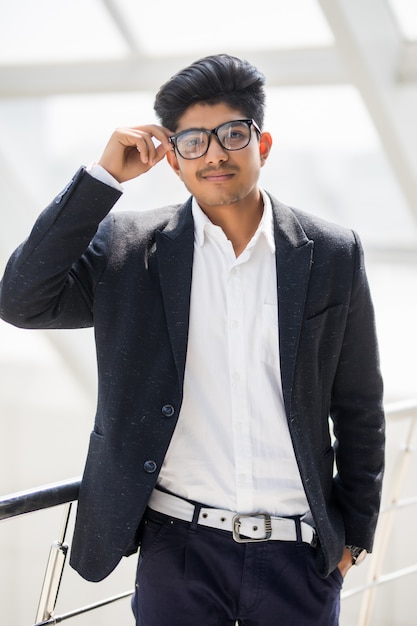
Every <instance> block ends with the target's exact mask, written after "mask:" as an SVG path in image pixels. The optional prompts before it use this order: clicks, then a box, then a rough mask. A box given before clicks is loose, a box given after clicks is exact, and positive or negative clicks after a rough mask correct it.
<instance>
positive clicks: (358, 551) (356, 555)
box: [346, 546, 368, 565]
mask: <svg viewBox="0 0 417 626" xmlns="http://www.w3.org/2000/svg"><path fill="white" fill-rule="evenodd" d="M346 547H347V549H348V550H349V552H350V553H351V555H352V562H353V565H360V564H361V563H362V562H363V561H364V560H365V557H366V555H367V554H368V553H367V551H366V550H364V549H363V548H357V547H356V546H346Z"/></svg>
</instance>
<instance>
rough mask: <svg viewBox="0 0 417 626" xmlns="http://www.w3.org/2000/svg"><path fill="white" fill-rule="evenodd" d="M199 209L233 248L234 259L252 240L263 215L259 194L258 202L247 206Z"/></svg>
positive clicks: (236, 205) (238, 204)
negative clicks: (220, 230)
mask: <svg viewBox="0 0 417 626" xmlns="http://www.w3.org/2000/svg"><path fill="white" fill-rule="evenodd" d="M201 208H202V210H203V211H204V213H205V214H206V215H207V217H208V218H209V220H210V221H211V222H213V224H215V225H216V226H220V228H221V229H222V230H223V232H224V234H225V235H226V237H227V238H228V239H229V241H230V242H231V244H232V246H233V249H234V252H235V255H236V257H238V256H239V255H240V254H241V253H242V252H243V250H244V249H245V248H246V246H247V245H248V243H249V241H250V240H251V239H252V237H253V235H254V234H255V232H256V229H257V228H258V226H259V222H260V221H261V219H262V214H263V202H262V196H261V194H260V192H259V196H258V201H257V202H251V203H250V204H249V205H247V206H244V205H242V203H240V202H239V203H236V204H230V205H225V206H214V207H213V206H204V207H201Z"/></svg>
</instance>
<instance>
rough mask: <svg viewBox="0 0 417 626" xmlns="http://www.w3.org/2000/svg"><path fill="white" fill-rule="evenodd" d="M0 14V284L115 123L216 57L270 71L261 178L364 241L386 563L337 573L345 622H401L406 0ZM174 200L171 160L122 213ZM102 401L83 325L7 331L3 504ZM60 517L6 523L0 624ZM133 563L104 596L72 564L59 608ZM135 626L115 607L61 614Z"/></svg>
mask: <svg viewBox="0 0 417 626" xmlns="http://www.w3.org/2000/svg"><path fill="white" fill-rule="evenodd" d="M0 16H1V19H0V218H1V222H0V275H1V274H2V273H3V270H4V266H5V264H6V262H7V259H8V257H9V255H10V254H11V252H12V251H13V250H14V249H15V248H16V246H17V245H18V244H19V243H20V242H21V241H22V240H23V239H24V238H25V237H26V236H27V234H28V232H29V230H30V228H31V226H32V224H33V221H34V219H35V218H36V216H37V215H38V213H39V212H40V211H41V210H42V209H43V208H44V206H46V205H47V204H48V203H49V201H50V200H51V199H52V198H54V196H55V195H56V194H57V193H58V192H59V191H60V190H61V189H62V188H63V187H64V186H65V185H66V183H67V182H68V180H69V179H70V177H71V176H72V175H73V173H74V172H75V171H76V169H77V168H78V167H79V166H80V165H81V164H88V163H89V162H90V161H92V160H94V159H96V158H98V157H99V156H100V154H101V151H102V149H103V147H104V145H105V143H106V142H107V139H108V137H109V135H110V134H111V132H112V131H113V129H114V128H115V127H116V126H122V125H136V124H144V123H150V122H153V121H155V118H154V114H153V99H154V95H155V93H156V91H157V89H158V87H159V86H160V85H161V84H162V83H163V82H164V81H165V80H167V79H168V78H169V77H170V76H171V75H172V74H173V73H175V72H176V71H177V70H178V69H180V68H181V67H183V66H185V65H187V64H189V63H190V62H192V61H194V60H196V59H197V58H199V57H200V56H204V55H206V54H213V53H219V52H227V53H229V54H235V55H237V56H241V57H244V58H246V59H247V60H249V61H250V62H252V63H254V64H255V65H257V66H258V67H259V69H261V70H262V71H263V72H264V74H265V76H266V80H267V102H268V104H267V111H266V122H265V130H268V131H270V132H271V134H272V136H273V140H274V145H273V151H272V153H271V156H270V158H269V160H268V163H267V165H266V167H265V168H263V170H262V179H261V183H262V185H263V186H264V187H265V188H266V189H267V190H268V191H270V192H271V193H272V194H273V195H274V196H276V197H277V198H278V199H280V200H281V201H283V202H285V203H287V204H290V205H292V206H296V207H298V208H300V209H303V210H305V211H308V212H312V213H315V214H316V215H319V216H322V217H324V218H326V219H329V220H331V221H334V222H338V223H340V224H343V225H345V226H348V227H350V228H353V229H355V230H356V231H357V232H358V233H359V235H360V237H361V239H362V242H363V245H364V249H365V254H366V262H367V269H368V275H369V280H370V284H371V290H372V293H373V299H374V303H375V308H376V315H377V325H378V333H379V339H380V351H381V362H382V369H383V374H384V379H385V402H386V404H387V409H388V413H389V416H388V417H389V419H388V450H387V461H388V468H387V478H386V483H385V491H384V507H385V508H386V512H385V513H386V514H385V513H384V515H383V516H382V519H383V520H384V523H383V524H382V525H381V527H382V529H383V530H384V537H385V540H384V538H381V539H380V540H379V542H378V544H377V545H378V546H382V547H381V548H380V554H381V555H383V559H382V561H381V563H377V559H376V557H375V556H372V557H368V560H367V561H366V562H365V564H364V566H362V567H361V568H357V569H355V571H352V572H351V573H350V574H349V576H348V579H347V580H346V581H345V589H344V597H343V604H342V607H343V608H342V618H341V625H342V626H354V625H356V624H358V625H359V624H361V625H362V624H363V625H365V624H372V625H378V626H388V625H390V626H391V625H395V626H411V625H414V624H415V616H414V615H413V613H414V611H413V608H414V602H413V599H414V598H413V589H414V588H415V585H416V574H417V567H416V563H417V545H416V540H415V535H414V523H413V519H414V518H413V516H414V515H415V514H416V513H415V504H416V503H417V498H416V488H415V484H414V483H415V481H414V475H415V472H416V469H417V468H416V461H415V458H414V457H413V454H412V450H413V444H415V436H414V430H413V427H414V423H415V421H416V413H417V377H416V365H415V363H416V353H417V324H416V320H417V123H416V111H417V3H416V2H415V0H291V2H289V1H288V0H263V1H261V2H258V3H253V2H249V0H240V2H235V1H234V0H229V2H227V3H226V2H224V1H220V0H211V2H210V3H209V4H208V5H206V6H201V5H199V6H198V8H197V6H196V4H195V2H192V1H191V0H177V1H176V2H170V1H169V0H155V1H154V2H149V3H143V2H137V1H135V0H37V1H36V2H33V0H13V2H11V1H10V0H0ZM186 197H187V193H186V190H185V189H184V188H183V187H182V185H181V183H180V182H179V181H178V179H177V177H176V176H174V175H173V174H172V172H171V171H170V170H169V167H168V165H167V164H166V163H165V162H164V163H161V164H159V165H158V167H157V168H155V169H154V170H152V171H151V172H150V173H149V174H147V175H146V176H145V177H142V178H140V179H138V180H135V181H131V182H129V183H127V184H126V185H125V193H124V195H123V197H122V199H121V200H120V201H119V203H118V205H117V208H116V209H115V210H119V209H125V208H131V209H134V210H137V211H141V210H145V209H150V208H154V207H158V206H162V205H164V204H168V203H172V202H181V201H183V200H185V199H186ZM95 393H96V373H95V355H94V342H93V336H92V332H91V331H90V330H79V331H27V330H18V329H15V328H13V327H11V326H9V325H7V324H6V323H4V322H1V321H0V494H3V495H4V494H9V493H12V492H15V491H20V490H23V489H26V488H29V487H37V486H39V485H43V484H47V483H53V482H56V481H60V480H63V479H67V478H72V477H77V476H79V475H80V474H81V473H82V469H83V464H84V458H85V454H86V449H87V442H88V435H89V432H90V430H91V427H92V419H93V415H94V411H95ZM393 503H394V504H396V505H397V507H396V511H395V516H394V515H392V514H391V513H392V505H393ZM62 514H63V513H62V510H61V508H57V509H53V510H50V511H45V512H41V513H37V514H30V515H26V516H24V517H23V518H19V519H15V520H9V521H4V522H2V523H1V524H0V620H1V621H2V623H7V624H10V625H11V626H27V625H30V624H33V623H34V621H35V614H36V609H37V602H38V598H39V593H40V588H41V585H42V580H43V575H44V570H45V565H46V560H47V556H48V551H49V546H50V544H51V542H52V541H53V540H54V539H55V538H56V536H57V535H58V532H59V528H60V525H61V518H62ZM135 566H136V557H131V558H130V559H125V560H124V561H123V562H122V564H121V565H120V566H119V567H118V569H117V570H116V572H114V573H113V574H112V575H111V576H110V578H108V579H106V580H105V581H104V582H102V583H99V584H92V583H86V582H85V581H83V580H81V579H80V578H79V577H78V576H77V575H76V574H75V573H74V572H73V571H72V570H70V569H69V568H66V570H65V572H64V576H63V581H62V587H61V593H60V597H59V600H58V606H57V611H56V613H57V614H59V613H65V612H66V611H69V610H71V609H73V608H76V607H78V606H82V605H85V604H89V603H90V602H93V601H94V600H96V599H101V598H103V597H106V596H108V595H113V594H115V593H118V592H120V591H125V590H129V589H130V588H131V587H133V582H134V573H135ZM376 570H378V571H377V573H378V575H379V576H380V577H382V578H381V580H380V582H382V583H383V584H382V585H380V586H378V588H374V587H372V581H373V579H374V578H375V575H376V574H375V572H376ZM394 571H395V572H400V573H402V574H404V575H401V576H400V577H396V576H393V575H392V572H394ZM405 574H407V575H405ZM366 584H368V589H367V591H365V592H360V593H359V592H356V590H357V589H358V588H359V587H360V586H361V585H366ZM370 594H371V595H372V598H371V601H370V602H369V603H368V604H369V605H371V606H372V610H371V611H369V609H367V611H368V612H367V616H366V617H364V611H365V609H364V602H365V600H366V599H367V600H369V599H370ZM365 612H366V611H365ZM366 620H367V621H366ZM132 622H133V620H132V617H131V615H130V608H129V601H128V600H123V601H121V602H118V603H116V604H115V605H112V606H111V607H108V608H105V609H99V610H97V611H96V612H94V613H89V614H87V616H84V617H80V618H76V619H74V623H75V624H80V625H84V624H85V625H87V624H89V625H90V626H95V625H96V624H97V625H98V624H100V626H107V625H109V626H110V624H114V623H117V624H118V625H119V624H126V625H128V624H132Z"/></svg>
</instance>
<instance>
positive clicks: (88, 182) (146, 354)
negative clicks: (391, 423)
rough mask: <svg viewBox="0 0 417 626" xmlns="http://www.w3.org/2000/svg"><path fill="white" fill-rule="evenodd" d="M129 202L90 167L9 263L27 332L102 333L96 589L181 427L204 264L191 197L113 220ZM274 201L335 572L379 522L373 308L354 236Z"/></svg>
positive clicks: (15, 312)
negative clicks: (193, 304)
mask: <svg viewBox="0 0 417 626" xmlns="http://www.w3.org/2000/svg"><path fill="white" fill-rule="evenodd" d="M118 197H119V192H118V191H116V190H114V189H112V188H110V187H108V186H106V185H104V184H103V183H101V182H99V181H97V180H95V179H93V178H92V177H91V176H90V175H89V174H87V173H86V172H85V170H84V169H81V170H79V172H78V173H77V174H76V176H75V177H74V179H73V180H72V181H71V183H70V184H69V185H68V186H67V187H66V188H65V190H64V191H63V192H62V193H61V194H60V195H59V196H58V197H57V198H56V199H55V200H54V201H53V202H52V204H51V205H50V206H49V207H48V208H47V209H46V210H45V211H44V212H43V213H42V214H41V216H40V217H39V218H38V220H37V222H36V224H35V226H34V228H33V230H32V233H31V234H30V236H29V238H28V239H27V240H26V241H25V242H24V243H23V244H22V245H21V246H20V247H19V248H18V249H17V251H16V252H15V253H14V254H13V255H12V257H11V259H10V261H9V263H8V266H7V268H6V271H5V274H4V277H3V281H2V283H1V291H0V312H1V317H2V318H3V319H5V320H6V321H9V322H11V323H12V324H14V325H16V326H20V327H25V328H75V327H86V326H91V325H94V329H95V337H96V346H97V360H98V380H99V387H98V405H97V413H96V418H95V424H94V430H93V432H92V433H91V441H90V447H89V452H88V458H87V462H86V466H85V471H84V476H83V480H82V486H81V490H80V497H79V505H78V511H77V520H76V528H75V534H74V538H73V547H72V553H71V564H72V565H73V567H75V569H76V570H77V571H78V572H79V573H80V574H81V575H82V576H83V577H85V578H87V579H88V580H94V581H98V580H101V579H102V578H104V577H105V576H107V575H108V574H109V573H110V572H111V571H112V570H113V569H114V568H115V567H116V565H117V563H118V562H119V560H120V559H121V557H122V556H123V555H125V554H128V553H131V552H132V551H134V550H136V549H137V529H138V527H139V524H140V521H141V518H142V516H143V512H144V509H145V507H146V503H147V500H148V498H149V496H150V494H151V492H152V489H153V488H154V485H155V482H156V480H157V477H158V472H159V469H160V467H161V464H162V462H163V460H164V456H165V453H166V450H167V448H168V445H169V442H170V439H171V436H172V433H173V431H174V428H175V424H176V420H177V418H178V414H179V411H180V408H181V402H182V387H183V378H184V368H185V358H186V349H187V334H188V317H189V303H190V289H191V275H192V262H193V241H194V230H193V219H192V213H191V200H188V201H187V202H186V203H185V204H184V205H183V206H180V205H177V206H170V207H166V208H164V209H160V210H155V211H149V212H132V213H128V212H117V211H114V212H112V213H111V214H110V215H107V214H108V213H109V211H110V209H111V207H112V206H113V204H114V203H115V202H116V200H117V199H118ZM271 200H272V206H273V215H274V228H275V242H276V264H277V276H278V285H277V289H278V302H279V325H280V333H279V336H280V358H281V376H282V388H283V394H284V401H285V407H286V413H287V417H288V424H289V429H290V433H291V437H292V441H293V445H294V450H295V454H296V458H297V462H298V465H299V469H300V473H301V477H302V480H303V484H304V488H305V491H306V494H307V498H308V501H309V504H310V508H311V511H312V514H313V517H314V524H315V526H316V529H317V532H318V536H319V546H318V550H317V564H318V568H319V571H320V572H321V574H322V575H323V576H326V575H327V574H328V573H329V572H330V571H332V570H333V569H334V568H335V567H336V565H337V563H338V561H339V559H340V557H341V553H342V550H343V546H344V545H345V543H348V544H353V545H356V546H360V547H363V548H367V549H368V550H371V548H372V542H373V536H374V531H375V526H376V521H377V516H378V510H379V503H380V494H381V481H382V474H383V463H384V452H383V447H384V426H383V424H384V418H383V409H382V382H381V376H380V372H379V366H378V354H377V345H376V338H375V325H374V316H373V308H372V304H371V299H370V295H369V290H368V284H367V280H366V275H365V270H364V264H363V256H362V249H361V245H360V243H359V241H358V238H357V236H356V235H355V234H354V233H353V232H352V231H350V230H348V229H344V228H341V227H338V226H335V225H333V224H329V223H327V222H324V221H322V220H319V219H317V218H315V217H312V216H310V215H307V214H305V213H302V212H300V211H296V210H294V209H291V208H289V207H287V206H284V205H283V204H281V203H279V202H277V201H276V200H275V199H274V198H271ZM329 416H331V418H332V420H333V423H334V435H335V444H334V445H332V440H331V435H330V432H329ZM271 419H273V416H271ZM335 460H336V463H337V470H338V471H337V473H336V474H334V461H335Z"/></svg>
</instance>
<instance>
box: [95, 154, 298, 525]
mask: <svg viewBox="0 0 417 626" xmlns="http://www.w3.org/2000/svg"><path fill="white" fill-rule="evenodd" d="M88 171H89V172H90V173H91V174H92V175H93V176H95V177H96V178H99V179H100V180H101V181H102V182H105V183H107V184H110V185H113V186H114V187H117V188H119V189H122V187H121V186H120V185H119V183H117V181H116V180H114V179H113V177H111V176H110V174H108V172H106V171H105V170H104V169H103V168H101V166H98V165H95V164H92V165H91V166H89V168H88ZM262 197H263V202H264V212H263V216H262V219H261V222H260V224H259V226H258V229H257V231H256V233H255V234H254V236H253V237H252V239H251V241H250V242H249V243H248V245H247V246H246V248H245V250H244V251H243V252H242V253H241V254H240V255H239V257H238V258H236V256H235V253H234V250H233V247H232V244H231V242H230V241H229V240H228V239H227V238H226V235H225V234H224V232H223V230H222V229H221V228H220V227H219V226H215V225H214V224H213V223H212V222H210V220H209V219H208V217H207V216H206V215H205V213H203V211H202V210H201V209H200V207H199V206H198V204H197V202H196V200H195V199H194V198H193V204H192V211H193V218H194V260H193V274H192V288H191V304H190V326H189V336H188V348H187V360H186V367H185V378H184V399H183V404H182V407H181V411H180V416H179V419H178V424H177V427H176V429H175V431H174V435H173V437H172V440H171V443H170V446H169V449H168V452H167V455H166V457H165V460H164V463H163V466H162V469H161V472H160V474H159V477H158V484H160V485H161V486H162V487H164V488H166V489H168V490H169V491H171V492H172V493H175V494H177V495H179V496H182V497H184V498H187V499H189V500H194V501H197V502H201V503H204V504H206V505H209V506H213V507H219V508H222V509H229V510H231V511H236V512H239V513H254V512H266V513H269V514H271V515H281V516H285V515H297V514H298V515H302V514H304V513H306V512H307V511H308V503H307V499H306V496H305V492H304V488H303V485H302V482H301V478H300V474H299V470H298V466H297V462H296V459H295V455H294V450H293V446H292V443H291V438H290V434H289V430H288V423H287V418H286V414H285V409H284V402H283V396H282V388H281V373H280V359H279V336H278V306H277V275H276V266H275V241H274V235H273V219H272V208H271V203H270V200H269V197H268V196H267V194H265V193H264V192H262Z"/></svg>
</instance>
